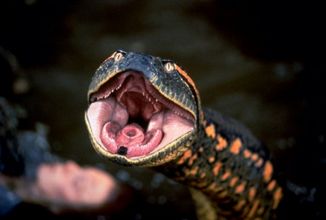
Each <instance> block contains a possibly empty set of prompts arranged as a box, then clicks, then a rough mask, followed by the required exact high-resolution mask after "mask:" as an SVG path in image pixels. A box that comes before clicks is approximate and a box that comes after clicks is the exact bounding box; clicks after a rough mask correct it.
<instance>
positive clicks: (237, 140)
mask: <svg viewBox="0 0 326 220" xmlns="http://www.w3.org/2000/svg"><path fill="white" fill-rule="evenodd" d="M158 169H159V170H160V171H161V172H163V173H164V174H165V175H167V176H169V177H170V178H172V179H174V180H176V181H178V182H180V183H182V184H185V185H187V186H190V187H191V188H194V189H196V190H199V191H201V192H202V193H204V194H205V195H206V196H207V197H208V199H209V200H210V201H211V202H212V204H213V205H214V206H215V208H216V210H217V212H218V214H219V215H221V216H225V217H228V216H236V217H239V218H246V219H251V218H263V219H269V218H271V217H272V215H273V213H274V210H276V209H277V207H278V206H279V203H280V201H281V199H282V188H281V187H280V186H279V184H278V182H277V181H276V179H275V175H274V172H273V164H272V162H271V161H270V160H269V158H268V156H267V153H266V149H265V148H264V147H263V146H262V145H261V144H260V142H258V141H257V139H256V138H254V137H253V136H252V134H251V133H250V132H249V131H248V130H247V129H246V128H244V127H243V126H242V125H241V124H239V123H237V122H236V121H234V120H233V119H229V118H226V117H224V116H222V115H221V114H219V113H215V112H212V111H206V114H205V119H204V120H203V121H202V122H201V123H200V126H199V129H198V132H197V137H196V138H195V140H194V142H193V144H192V147H191V148H189V149H187V150H186V151H185V152H184V153H183V154H182V155H181V156H180V157H178V158H176V159H175V160H174V161H172V162H170V163H169V164H165V165H164V166H161V167H159V168H158Z"/></svg>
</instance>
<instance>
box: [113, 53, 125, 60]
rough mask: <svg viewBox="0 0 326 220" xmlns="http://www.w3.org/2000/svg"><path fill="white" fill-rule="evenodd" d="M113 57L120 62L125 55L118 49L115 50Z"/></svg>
mask: <svg viewBox="0 0 326 220" xmlns="http://www.w3.org/2000/svg"><path fill="white" fill-rule="evenodd" d="M112 57H113V59H114V61H116V62H118V61H120V60H121V59H122V58H123V57H124V54H123V53H122V52H120V51H117V52H114V54H113V56H112Z"/></svg>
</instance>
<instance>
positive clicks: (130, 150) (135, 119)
mask: <svg viewBox="0 0 326 220" xmlns="http://www.w3.org/2000/svg"><path fill="white" fill-rule="evenodd" d="M92 99H94V100H97V101H95V102H93V103H91V104H90V106H89V108H88V110H87V118H88V122H89V125H90V128H91V132H92V135H93V136H94V137H95V140H96V141H97V142H98V143H100V145H101V146H102V147H103V148H105V149H106V150H107V151H109V152H110V153H112V154H120V155H125V156H126V157H129V158H131V157H140V156H146V155H148V154H150V153H152V152H154V151H157V150H159V149H161V148H162V147H164V146H166V145H167V144H169V143H170V142H172V141H173V140H175V139H177V138H179V137H180V136H182V135H183V134H185V133H187V132H189V131H191V130H192V129H193V120H192V116H190V115H189V113H188V112H186V111H185V110H182V109H181V108H180V107H177V106H175V105H174V104H173V103H172V102H170V101H168V100H167V99H165V98H163V97H162V96H161V95H159V93H158V92H157V91H155V89H154V88H153V86H151V84H150V82H148V81H147V80H145V78H144V77H143V76H142V74H141V73H136V72H132V71H128V72H125V73H122V74H119V75H118V77H116V78H114V79H112V80H111V82H109V83H107V84H104V85H103V86H102V87H101V88H100V89H99V91H98V92H97V93H95V94H94V95H93V96H92Z"/></svg>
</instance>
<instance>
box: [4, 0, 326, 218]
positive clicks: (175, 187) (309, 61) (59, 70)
mask: <svg viewBox="0 0 326 220" xmlns="http://www.w3.org/2000/svg"><path fill="white" fill-rule="evenodd" d="M325 17H326V16H325V13H324V12H323V11H322V7H321V6H320V5H317V4H315V3H312V2H309V1H303V3H301V2H297V1H280V0H276V1H248V0H231V1H230V0H228V1H226V0H187V1H186V0H179V1H170V0H165V1H159V0H151V1H149V0H120V1H113V0H112V1H110V0H93V1H86V0H80V1H78V0H69V1H68V0H2V1H1V2H0V55H1V63H0V64H1V66H0V68H1V69H0V71H1V72H0V92H1V95H2V96H5V97H7V98H8V99H9V100H10V101H12V102H15V103H19V104H20V105H22V106H23V107H24V108H26V112H27V113H26V114H27V116H28V117H27V118H28V120H30V121H32V122H41V123H44V124H46V125H47V126H48V129H49V135H48V138H49V141H50V143H51V146H52V150H53V152H55V153H56V154H58V155H60V156H62V157H64V158H69V159H72V160H75V161H77V162H79V163H81V164H85V165H86V164H88V165H97V166H102V167H104V168H105V169H106V170H108V171H109V172H110V173H112V174H113V175H114V176H115V177H116V178H117V179H119V180H120V181H122V182H124V183H126V184H129V185H130V186H132V187H133V188H134V189H135V190H136V191H137V192H138V193H139V194H140V195H141V198H142V199H141V200H140V201H139V203H137V205H135V206H134V208H131V209H130V210H129V211H130V213H131V214H130V216H129V218H130V219H153V218H154V217H155V219H166V218H170V219H184V220H185V219H196V217H195V212H194V206H193V204H192V202H191V197H190V195H189V193H188V191H187V189H186V188H185V187H183V186H181V185H179V184H176V183H174V182H172V181H170V180H167V179H166V178H165V177H164V176H162V175H160V174H156V173H155V172H153V171H151V170H149V169H142V168H125V167H120V166H117V165H115V164H113V163H110V162H107V161H106V160H105V159H104V158H102V157H100V156H99V155H97V154H96V153H95V151H94V150H93V148H92V147H91V145H90V142H89V139H88V135H87V132H86V128H85V124H84V119H83V117H84V111H85V110H86V108H87V100H86V93H87V89H88V84H89V82H90V79H91V77H92V75H93V73H94V71H95V70H96V68H97V67H98V66H99V65H100V63H101V62H102V61H103V60H104V59H105V58H106V57H107V56H109V55H110V54H111V53H112V52H113V51H115V50H116V49H124V50H126V51H138V52H144V53H147V54H152V55H155V56H160V57H164V58H170V59H172V60H174V61H176V62H177V63H178V64H179V65H181V66H182V67H183V68H184V69H185V70H186V71H187V72H188V73H189V75H190V76H191V77H192V78H193V79H194V81H195V82H196V84H197V86H198V88H199V91H200V93H201V97H202V102H203V104H204V105H205V106H207V107H211V108H213V109H215V110H218V111H220V112H222V113H224V114H226V115H229V116H232V117H234V118H236V119H237V120H239V121H241V122H242V123H244V124H245V125H246V126H247V127H249V128H250V129H251V130H252V131H253V133H254V134H255V135H256V136H257V137H258V138H259V139H261V140H262V141H263V142H264V143H265V144H266V146H267V147H268V148H269V149H270V151H271V154H272V156H273V158H274V159H275V161H276V163H277V166H278V167H279V170H280V174H281V175H282V176H284V177H286V178H291V179H292V180H293V181H296V182H298V183H300V184H302V185H304V186H309V187H316V186H322V185H323V184H325V182H323V179H325V173H326V172H325V171H326V153H325V146H324V145H325V125H324V113H325V107H324V102H325V97H324V92H323V91H324V87H325V80H324V77H323V75H324V74H325V71H326V66H325V58H326V57H325V35H324V34H323V29H324V28H325V24H324V22H325V20H326V19H325ZM22 126H24V124H23V125H22ZM317 196H318V195H317ZM316 206H320V207H321V206H322V204H317V205H316ZM35 213H37V212H35ZM158 215H159V216H158ZM319 216H321V214H319ZM94 218H97V219H105V218H106V217H105V216H95V217H94Z"/></svg>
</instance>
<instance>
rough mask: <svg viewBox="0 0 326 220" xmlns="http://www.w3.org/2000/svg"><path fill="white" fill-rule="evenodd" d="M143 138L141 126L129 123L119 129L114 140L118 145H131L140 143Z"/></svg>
mask: <svg viewBox="0 0 326 220" xmlns="http://www.w3.org/2000/svg"><path fill="white" fill-rule="evenodd" d="M144 138H145V134H144V130H143V128H142V127H140V126H139V125H137V124H130V125H127V126H126V127H124V128H122V129H121V130H120V131H119V133H118V135H117V139H116V142H117V144H118V146H125V147H132V146H134V145H135V146H136V145H140V144H141V143H142V142H143V140H144Z"/></svg>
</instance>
